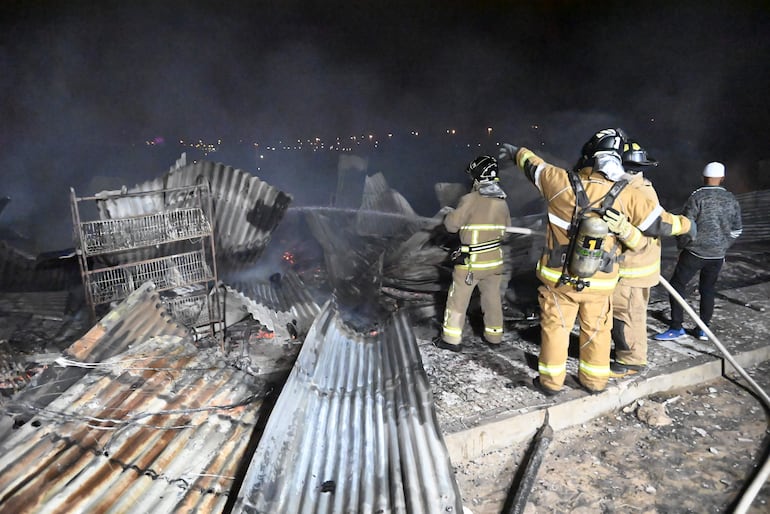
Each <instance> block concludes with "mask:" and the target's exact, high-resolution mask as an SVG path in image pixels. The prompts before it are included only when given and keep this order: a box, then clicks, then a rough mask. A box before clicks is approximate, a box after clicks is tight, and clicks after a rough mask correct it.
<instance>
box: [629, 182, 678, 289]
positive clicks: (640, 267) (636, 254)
mask: <svg viewBox="0 0 770 514" xmlns="http://www.w3.org/2000/svg"><path fill="white" fill-rule="evenodd" d="M627 187H629V188H635V189H637V190H638V191H639V192H640V193H641V194H644V195H646V196H647V197H648V198H649V199H650V200H651V201H653V202H655V203H658V195H657V193H656V192H655V188H654V187H653V186H652V183H651V182H650V181H649V180H647V179H646V178H644V176H643V175H642V174H641V173H637V174H635V175H633V176H632V178H631V180H630V181H629V183H628V186H627ZM654 221H655V220H654ZM656 226H657V228H658V230H659V231H660V235H661V236H676V235H679V234H683V233H687V232H689V231H690V228H691V221H690V220H689V219H688V218H687V217H685V216H682V215H677V214H671V213H670V212H668V211H661V213H660V222H658V223H657V225H656ZM637 228H639V229H640V230H642V229H641V227H637ZM647 230H650V227H649V226H648V227H647ZM660 254H661V241H660V239H659V238H658V237H649V236H648V237H645V238H644V241H643V243H642V244H640V245H638V246H637V247H636V248H635V249H633V250H631V249H629V248H625V247H624V248H623V250H622V253H621V257H620V259H619V264H620V278H621V280H623V283H624V284H627V285H629V286H633V287H652V286H655V285H657V284H658V282H660Z"/></svg>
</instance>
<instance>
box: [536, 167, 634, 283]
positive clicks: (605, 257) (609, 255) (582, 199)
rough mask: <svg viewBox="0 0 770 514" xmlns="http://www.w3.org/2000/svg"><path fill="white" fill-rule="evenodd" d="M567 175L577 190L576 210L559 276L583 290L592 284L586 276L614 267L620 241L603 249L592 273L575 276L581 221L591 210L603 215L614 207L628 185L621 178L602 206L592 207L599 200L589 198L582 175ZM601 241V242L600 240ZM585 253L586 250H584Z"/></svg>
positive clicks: (561, 280) (560, 259) (603, 198)
mask: <svg viewBox="0 0 770 514" xmlns="http://www.w3.org/2000/svg"><path fill="white" fill-rule="evenodd" d="M567 175H568V176H569V181H570V184H571V185H572V189H573V191H574V192H575V211H574V213H573V215H572V220H571V222H570V226H569V230H568V231H567V235H568V236H569V238H570V239H569V244H568V245H567V251H566V254H565V253H563V252H559V253H560V255H558V259H559V261H560V264H561V265H562V273H561V276H560V277H559V283H560V284H572V285H573V286H574V287H575V289H577V290H578V291H582V290H583V289H584V288H586V287H590V286H591V281H590V280H585V278H589V277H590V276H593V274H594V273H596V271H599V270H601V271H605V272H608V271H610V270H611V269H612V265H613V264H614V262H615V259H614V255H615V253H616V250H617V247H618V242H617V241H615V245H614V246H613V248H612V250H611V251H610V252H607V251H606V250H604V249H601V252H600V255H601V257H600V261H599V264H598V266H596V269H595V270H593V271H592V272H591V273H590V275H588V276H584V277H578V276H573V275H572V274H571V273H570V271H569V268H570V264H571V262H572V259H573V258H574V255H575V252H576V251H577V250H578V245H579V243H578V234H579V232H580V231H579V229H580V225H581V222H582V221H583V220H584V219H585V217H586V214H587V213H589V212H595V213H598V214H599V215H603V214H604V212H605V211H606V210H607V209H609V208H610V207H612V204H614V203H615V199H616V198H617V197H618V195H619V194H620V192H621V191H623V189H624V188H625V187H626V186H627V185H628V181H627V180H619V181H617V182H615V183H614V184H613V185H612V187H611V188H610V190H609V191H607V193H606V194H605V195H604V196H603V197H602V198H601V199H600V200H601V204H600V207H598V208H597V207H591V206H592V205H594V204H596V203H597V202H598V201H599V200H596V201H594V202H591V201H590V200H589V198H588V194H587V193H586V191H585V188H584V187H583V183H582V182H581V181H580V177H579V176H578V174H577V173H575V172H569V171H568V172H567ZM599 243H600V242H599ZM562 249H563V247H559V250H562ZM554 253H556V252H553V251H552V252H551V254H550V259H553V258H554V257H556V255H554ZM583 253H585V252H583Z"/></svg>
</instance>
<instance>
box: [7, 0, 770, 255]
mask: <svg viewBox="0 0 770 514" xmlns="http://www.w3.org/2000/svg"><path fill="white" fill-rule="evenodd" d="M519 4H520V3H519V2H493V1H481V2H473V3H468V2H458V1H453V0H446V1H443V2H408V3H403V4H402V3H400V2H395V3H392V2H391V3H383V5H371V3H368V2H367V3H363V4H360V5H359V4H355V3H352V4H351V3H346V4H337V3H335V2H292V1H286V2H279V3H276V2H251V3H238V5H235V6H229V5H226V4H222V3H221V2H218V3H214V2H201V1H191V2H161V3H157V2H156V3H148V4H144V3H139V4H137V3H133V2H129V3H125V2H123V3H120V2H110V1H106V2H98V3H97V4H93V3H90V2H82V3H81V2H67V3H66V5H65V4H62V3H61V2H54V1H42V2H5V3H3V5H2V7H0V9H2V12H0V66H2V69H3V70H4V71H5V70H7V72H6V73H3V74H2V76H0V115H2V118H3V124H2V125H0V142H1V143H2V147H3V152H2V153H0V170H2V171H1V172H0V173H2V177H3V181H2V185H0V195H7V196H10V197H11V203H10V204H9V205H8V206H7V207H6V209H5V210H4V211H3V214H2V217H0V223H4V224H12V225H14V226H15V227H16V228H17V229H18V230H19V231H20V232H23V233H26V234H28V235H29V236H30V237H31V238H32V239H34V240H35V241H37V243H38V246H39V247H46V248H45V249H48V248H57V247H66V246H69V245H70V244H71V236H70V232H71V223H70V222H69V206H68V195H69V188H70V187H74V188H75V189H76V191H77V192H78V193H79V194H92V193H94V192H95V191H91V190H89V188H91V187H93V186H94V185H96V184H100V183H114V182H121V183H125V184H127V185H133V184H135V183H138V182H141V181H144V180H147V179H150V178H153V177H156V176H158V175H160V174H162V173H163V172H164V171H165V170H166V169H167V168H168V167H169V166H170V165H171V164H172V163H173V161H174V160H175V159H176V158H177V157H178V156H179V154H180V153H181V151H188V154H192V155H191V156H192V158H201V157H205V158H207V159H209V160H216V161H221V162H224V163H226V164H229V165H232V166H235V167H239V168H242V169H244V170H247V171H250V172H252V173H254V174H256V175H258V176H260V177H261V178H263V179H264V180H266V181H268V182H270V183H271V184H273V185H276V187H280V188H281V189H283V190H285V191H286V192H288V193H290V194H292V195H293V196H294V197H295V199H296V200H295V201H296V202H298V203H300V204H305V205H310V204H313V203H328V200H329V195H330V194H331V193H330V191H333V190H334V185H333V184H334V181H335V180H336V161H337V157H338V156H339V153H338V152H337V151H331V150H328V147H329V145H334V144H336V143H337V141H339V142H340V143H341V145H342V146H346V145H347V146H349V147H350V150H348V151H349V152H350V153H354V154H361V155H362V156H364V157H367V158H368V159H369V170H370V171H371V172H377V171H380V172H383V173H384V174H385V176H386V178H387V180H388V183H389V184H390V185H391V187H393V188H394V189H397V190H398V191H399V192H401V193H402V194H403V195H404V196H405V197H406V198H407V200H409V201H410V202H411V203H412V204H413V206H415V208H416V210H417V211H418V212H419V213H420V214H422V215H432V214H433V212H434V208H435V207H436V205H437V203H436V200H435V197H434V195H433V187H432V186H433V184H434V183H435V182H439V181H448V182H452V181H464V180H465V179H466V178H465V176H464V174H463V170H464V168H465V166H466V164H467V163H468V162H469V161H470V160H472V159H473V158H474V157H475V156H477V155H480V154H491V155H495V154H496V149H497V144H498V143H500V142H511V143H513V144H516V145H523V146H529V147H532V148H533V149H538V150H540V151H544V152H547V153H548V154H549V155H553V156H556V157H558V158H559V159H561V160H563V162H564V163H567V164H572V163H573V162H574V161H575V159H577V154H578V152H579V149H580V147H581V146H582V144H583V142H584V141H585V140H586V139H587V138H588V137H590V135H591V134H593V133H594V132H595V131H596V130H598V129H601V128H604V127H608V126H619V127H622V128H623V129H625V130H626V131H627V132H628V133H629V134H630V135H631V136H632V137H633V138H635V139H637V140H638V141H639V142H640V143H641V144H642V145H643V146H644V147H645V148H646V149H647V150H648V152H649V153H650V154H651V155H652V156H653V157H655V158H657V159H658V160H659V161H660V163H661V164H660V166H659V167H658V168H657V169H655V170H652V171H651V172H650V174H649V175H650V178H652V180H653V182H654V183H655V184H656V186H657V189H658V192H659V194H660V196H661V200H662V202H663V203H664V206H666V207H669V208H673V207H675V206H676V205H677V204H679V203H681V202H682V201H684V199H685V198H686V196H687V195H688V194H689V192H690V190H691V189H692V188H694V187H697V185H698V184H699V181H700V176H699V174H700V170H701V169H702V166H703V165H704V164H705V163H706V162H708V161H711V160H719V161H722V162H725V164H726V166H727V169H728V174H727V186H728V188H731V189H733V190H735V191H736V192H741V191H742V190H747V189H761V188H765V187H767V186H768V185H770V178H765V177H762V176H758V174H757V163H758V161H759V160H761V159H766V158H768V157H770V140H769V139H768V138H766V137H763V134H764V133H765V132H766V128H767V126H768V125H769V123H768V121H770V120H768V118H770V114H768V113H769V112H770V110H768V109H767V105H766V103H767V100H766V92H767V91H768V90H770V67H768V66H766V56H767V55H770V36H768V34H770V10H768V9H767V7H766V5H765V3H764V2H759V1H756V2H755V1H750V0H743V1H738V2H731V3H730V4H729V5H727V4H724V3H718V2H708V1H706V2H677V3H676V5H671V3H670V2H657V1H651V2H645V3H644V5H639V6H635V5H629V4H628V3H627V2H624V3H619V2H618V3H613V2H610V3H609V4H607V3H604V4H597V3H595V2H585V1H579V2H537V3H533V4H536V5H530V6H523V5H519ZM722 4H724V5H722ZM343 7H344V8H343ZM488 128H492V129H493V130H492V132H491V133H489V132H488ZM451 131H455V132H451ZM450 132H451V133H450ZM414 133H419V136H415V135H414ZM370 134H372V135H374V138H375V139H379V140H380V144H379V145H374V144H366V145H361V144H360V141H352V140H351V139H350V138H351V137H352V136H354V137H361V136H363V137H365V138H366V137H368V136H369V135H370ZM391 134H392V136H391ZM156 137H162V138H163V139H164V141H165V143H164V144H163V145H160V146H155V147H148V146H147V145H146V144H145V141H148V140H153V139H154V138H156ZM315 138H319V139H320V140H323V141H324V142H325V143H326V147H325V149H324V150H323V151H312V150H309V149H308V148H307V141H309V140H314V139H315ZM197 140H203V141H205V142H216V141H219V140H221V141H222V144H221V145H219V146H220V148H219V151H218V152H216V153H213V154H209V155H204V154H202V153H201V152H199V151H198V152H197V153H196V150H193V149H191V148H190V147H189V146H187V144H188V143H189V142H191V141H197ZM179 141H184V142H185V144H184V145H181V144H180V143H179ZM252 142H259V143H260V146H259V147H254V146H253V144H252ZM300 144H302V145H303V146H304V148H305V150H303V151H301V152H299V151H283V150H281V149H282V148H283V147H286V146H292V145H293V146H298V145H300ZM270 147H274V148H276V149H275V150H271V149H269V148H270ZM95 177H103V178H104V179H100V181H96V182H94V178H95ZM672 179H674V180H672Z"/></svg>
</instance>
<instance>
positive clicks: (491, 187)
mask: <svg viewBox="0 0 770 514" xmlns="http://www.w3.org/2000/svg"><path fill="white" fill-rule="evenodd" d="M476 184H478V185H477V186H476V188H477V190H478V192H479V194H480V195H481V196H486V197H488V198H506V197H507V195H506V194H505V191H503V189H502V188H501V187H500V186H499V185H498V184H497V182H493V181H484V182H476Z"/></svg>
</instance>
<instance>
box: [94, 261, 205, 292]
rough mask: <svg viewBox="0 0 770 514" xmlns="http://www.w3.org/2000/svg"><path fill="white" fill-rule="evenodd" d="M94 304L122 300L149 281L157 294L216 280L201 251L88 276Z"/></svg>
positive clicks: (115, 268) (108, 269) (102, 270)
mask: <svg viewBox="0 0 770 514" xmlns="http://www.w3.org/2000/svg"><path fill="white" fill-rule="evenodd" d="M88 274H89V276H90V280H89V283H90V286H91V296H92V298H93V300H94V302H95V303H106V302H114V301H117V300H122V299H123V298H125V297H126V296H128V295H129V294H131V293H132V292H133V291H134V290H136V288H138V287H139V286H141V285H142V284H144V283H145V282H147V281H152V282H153V283H154V284H155V286H156V287H157V289H158V291H165V290H167V289H172V288H175V287H180V286H184V285H187V284H191V283H196V282H205V281H209V280H214V275H213V274H212V272H211V269H210V268H209V267H208V266H207V265H206V263H205V261H204V255H203V252H201V251H194V252H187V253H182V254H178V255H171V256H168V257H160V258H157V259H150V260H147V261H142V262H137V263H133V264H128V265H123V266H114V267H112V268H104V269H98V270H95V271H90V272H88Z"/></svg>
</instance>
